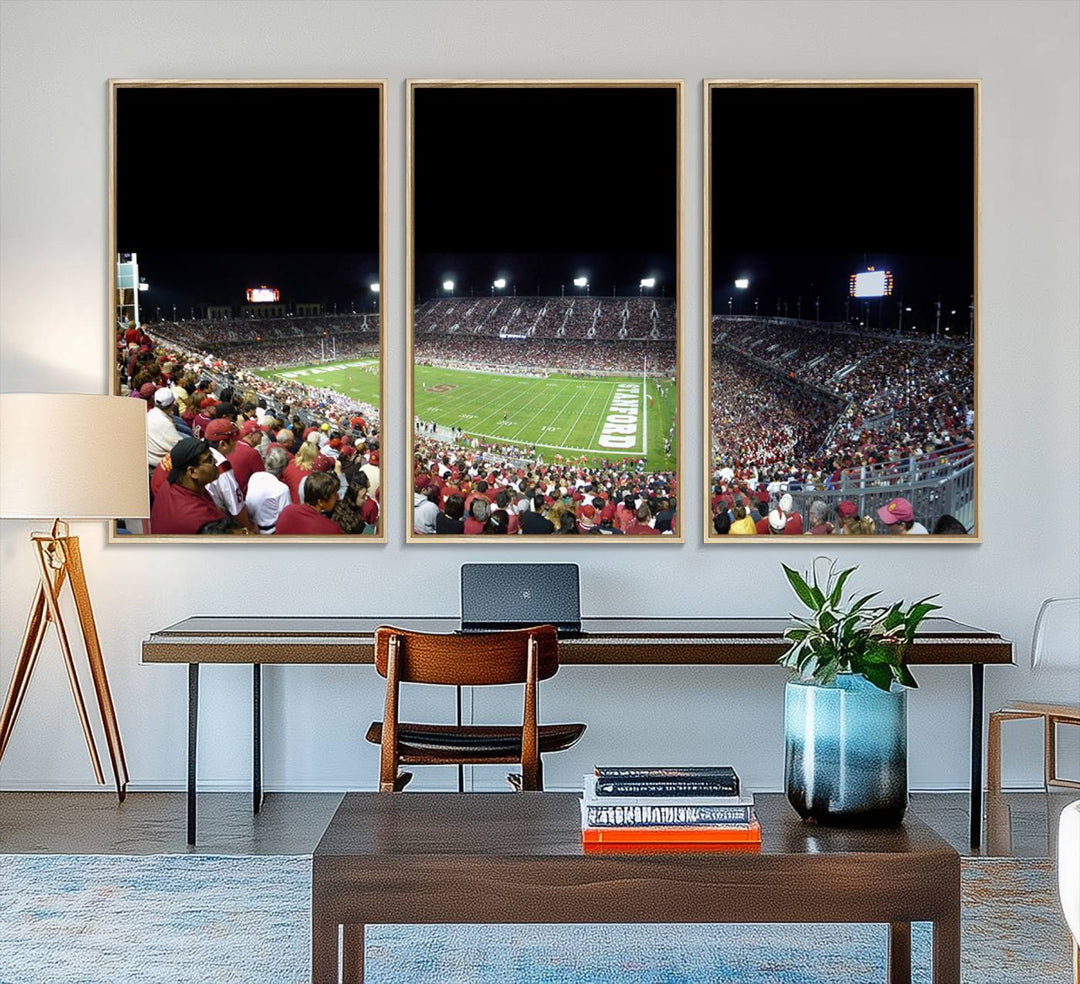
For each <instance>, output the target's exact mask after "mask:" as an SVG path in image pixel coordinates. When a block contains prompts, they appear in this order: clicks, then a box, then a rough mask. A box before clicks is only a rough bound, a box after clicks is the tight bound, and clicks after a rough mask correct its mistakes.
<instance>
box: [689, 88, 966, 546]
mask: <svg viewBox="0 0 1080 984" xmlns="http://www.w3.org/2000/svg"><path fill="white" fill-rule="evenodd" d="M980 105H981V103H980V83H979V81H977V80H952V79H950V80H872V81H868V80H807V81H798V80H774V79H761V80H708V79H707V80H705V82H704V134H705V140H704V162H705V168H704V201H705V209H704V267H705V269H704V295H703V304H704V306H703V311H704V331H703V341H704V351H703V355H704V393H705V401H704V403H705V406H704V420H703V435H704V442H705V446H704V449H703V450H704V455H703V458H704V476H705V483H704V497H703V498H704V503H703V505H704V508H703V514H704V515H703V521H704V523H703V526H704V541H705V542H706V543H732V542H751V543H761V542H769V543H785V542H788V543H790V542H791V541H790V540H789V539H787V536H786V535H779V536H777V535H772V534H771V533H770V530H772V531H778V530H780V529H781V528H783V529H784V530H786V531H787V533H789V534H790V533H795V532H797V533H803V532H809V531H810V530H811V528H813V529H814V530H815V531H816V532H817V533H819V534H826V533H828V532H830V531H829V528H830V527H831V532H832V533H833V534H840V533H841V530H843V531H844V532H845V533H864V534H865V533H869V532H871V531H873V532H876V533H881V532H885V531H897V530H903V531H905V532H915V533H918V532H930V533H935V534H936V535H932V536H910V535H907V536H905V535H891V536H880V535H849V536H847V537H846V539H845V540H844V541H842V542H844V543H853V544H857V543H897V542H905V543H907V542H910V543H920V542H921V543H981V542H982V531H981V528H980V522H979V509H978V504H979V465H980V454H979V442H978V437H979V433H980V426H981V421H980V418H979V397H980V392H979V389H980V387H979V384H978V382H979V317H980V299H979V181H980V178H979V130H980ZM875 293H876V294H877V296H873V297H871V296H870V295H871V294H875ZM860 322H861V323H860ZM785 494H787V495H788V496H789V497H790V500H791V501H790V502H788V501H787V500H784V501H783V502H781V499H782V497H783V496H784V495H785ZM740 496H741V497H742V498H743V510H746V509H747V508H748V507H749V508H750V515H749V520H750V522H749V525H748V524H747V521H746V517H743V516H742V515H741V514H738V513H737V510H738V503H737V501H736V500H737V499H738V498H739V497H740ZM759 496H760V497H761V498H762V499H764V498H765V497H768V499H767V505H766V503H765V502H761V503H760V504H758V503H757V500H758V498H759ZM898 500H899V501H898ZM819 503H820V505H819ZM755 505H756V506H757V509H756V511H754V508H753V507H754V506H755ZM782 507H787V508H786V510H785V509H784V508H782ZM811 509H813V510H814V515H813V517H812V518H811V516H810V512H811ZM909 513H910V514H912V515H909ZM736 518H738V519H739V520H741V523H740V526H739V528H740V530H742V531H743V532H746V533H750V534H753V535H746V536H740V535H738V534H736V535H731V533H730V532H727V531H725V532H723V533H721V532H719V530H721V529H723V528H724V527H725V526H733V525H734V521H735V520H736ZM950 519H953V520H956V521H958V522H957V523H956V524H955V525H954V524H950V522H949V520H950ZM845 524H846V525H845ZM938 524H940V526H939V525H938ZM950 526H951V528H952V530H955V532H937V530H938V529H939V528H944V529H948V528H949V527H950ZM961 530H965V531H966V532H961ZM760 534H765V535H760ZM829 542H830V543H836V542H837V541H836V540H835V539H833V540H830V541H829Z"/></svg>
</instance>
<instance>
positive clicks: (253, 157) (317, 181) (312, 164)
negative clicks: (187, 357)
mask: <svg viewBox="0 0 1080 984" xmlns="http://www.w3.org/2000/svg"><path fill="white" fill-rule="evenodd" d="M379 125H380V113H379V90H378V89H374V88H362V89H358V88H342V89H338V88H333V89H331V88H295V89H265V88H263V89H251V88H213V89H192V88H183V87H179V88H167V89H156V88H149V89H135V88H132V89H120V90H118V92H117V200H116V210H117V249H118V251H119V252H137V253H138V254H139V262H140V273H141V275H142V276H143V277H145V278H146V280H147V281H148V282H149V283H150V290H149V291H148V292H147V293H145V294H143V295H142V298H141V303H142V304H143V306H144V310H145V309H148V308H149V309H152V308H153V307H155V306H157V305H160V306H161V307H162V308H163V309H164V308H167V307H169V306H170V305H171V304H173V303H176V304H178V305H179V306H180V308H181V309H184V308H186V307H187V306H188V305H191V304H195V305H201V304H213V303H223V304H228V303H231V304H239V303H241V302H242V300H243V290H244V288H246V287H251V286H259V285H260V284H263V283H265V284H269V285H270V286H274V287H278V288H279V289H281V290H282V298H283V300H287V301H290V302H294V301H299V302H303V301H325V302H334V301H336V302H338V303H340V304H344V305H346V306H347V305H348V304H349V302H350V301H352V300H354V299H356V300H362V301H363V302H367V301H368V300H369V298H370V292H369V290H368V284H369V283H370V282H373V281H375V280H377V279H378V251H379V164H380V148H379ZM357 309H358V310H359V309H360V306H359V304H358V305H357ZM163 313H164V311H163ZM179 313H181V312H180V311H178V314H179Z"/></svg>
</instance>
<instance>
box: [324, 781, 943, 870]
mask: <svg viewBox="0 0 1080 984" xmlns="http://www.w3.org/2000/svg"><path fill="white" fill-rule="evenodd" d="M580 800H581V797H580V796H579V795H577V794H576V793H550V792H547V793H541V792H523V793H401V794H393V793H347V794H346V795H345V797H344V798H343V800H342V802H341V806H340V807H339V808H338V811H337V813H336V814H335V815H334V818H333V820H331V821H330V825H329V826H328V827H327V829H326V833H325V834H324V835H323V837H322V839H321V840H320V841H319V844H318V846H317V847H316V848H315V852H314V855H315V857H316V858H331V857H368V858H372V859H376V858H378V859H380V860H384V861H385V860H390V859H398V860H405V859H410V860H415V859H418V858H431V857H444V858H445V857H455V856H456V857H473V856H476V857H483V858H488V859H493V858H554V857H571V856H579V855H582V854H583V853H585V852H584V848H583V846H582V842H581V810H580V807H579V803H580ZM754 801H755V811H756V813H757V816H758V819H759V821H760V823H761V836H762V842H761V851H760V852H758V853H759V854H760V855H764V856H772V857H778V856H791V855H802V856H817V855H833V856H835V855H855V854H873V855H892V856H896V855H905V856H913V855H924V856H932V857H956V856H957V853H956V850H955V849H954V848H953V847H952V846H951V845H949V844H948V843H947V842H946V841H945V840H943V839H942V838H941V837H940V836H938V834H936V833H934V831H933V830H931V829H930V827H928V826H927V825H926V824H925V823H923V822H922V821H921V820H919V819H918V818H917V817H914V816H911V815H910V814H909V816H908V818H907V819H905V821H904V822H903V824H901V825H900V826H898V827H883V828H868V829H863V828H859V829H854V828H842V827H822V826H818V825H815V824H807V823H804V822H803V821H802V820H801V818H800V817H799V815H798V814H797V813H796V812H795V811H794V810H793V809H792V808H791V807H790V805H789V804H788V802H787V799H786V797H785V796H784V795H783V794H781V793H761V794H758V795H756V796H755V798H754ZM679 850H680V853H682V854H685V853H695V854H701V855H702V859H701V860H702V863H709V862H708V858H710V857H713V858H715V857H719V859H720V861H719V863H728V862H729V861H730V860H731V858H733V857H737V856H738V854H728V853H724V852H716V851H704V852H694V851H692V850H691V851H689V852H687V851H686V850H685V849H683V848H680V849H679ZM588 853H589V855H590V856H592V853H593V852H591V851H590V852H588ZM614 853H619V854H621V855H625V854H626V853H627V852H626V851H619V852H613V854H614ZM641 853H645V854H647V853H650V852H649V851H647V850H644V851H642V852H641ZM652 853H656V852H655V851H654V852H652ZM695 863H697V859H695Z"/></svg>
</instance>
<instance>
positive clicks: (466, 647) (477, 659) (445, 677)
mask: <svg viewBox="0 0 1080 984" xmlns="http://www.w3.org/2000/svg"><path fill="white" fill-rule="evenodd" d="M394 638H396V639H397V645H398V653H397V661H398V673H399V679H400V680H401V682H403V683H440V684H448V685H450V686H461V687H482V686H490V685H494V684H502V683H525V681H526V676H527V672H528V657H529V640H530V639H532V640H534V644H535V645H536V657H537V679H538V680H546V679H547V678H548V677H551V676H554V675H555V673H556V672H557V671H558V669H559V639H558V635H557V634H556V632H555V627H554V626H552V625H536V626H533V627H532V628H528V629H512V630H510V631H507V632H478V633H473V634H463V635H442V634H437V633H429V632H410V631H409V630H408V629H398V628H395V627H394V626H392V625H381V626H379V628H377V629H376V630H375V669H376V670H378V672H379V675H380V676H386V673H387V661H388V659H389V653H390V640H391V639H394Z"/></svg>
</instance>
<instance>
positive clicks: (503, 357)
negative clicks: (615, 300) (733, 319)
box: [414, 334, 675, 375]
mask: <svg viewBox="0 0 1080 984" xmlns="http://www.w3.org/2000/svg"><path fill="white" fill-rule="evenodd" d="M414 359H415V361H416V362H417V363H419V364H420V365H426V366H448V367H451V368H459V369H460V368H463V367H465V368H475V369H493V370H496V371H498V372H503V373H512V372H519V373H520V372H526V373H536V374H546V373H548V372H585V373H588V372H618V373H630V374H633V373H640V372H641V370H642V366H643V365H645V364H646V362H647V365H648V371H649V373H650V374H656V373H660V374H664V375H672V374H674V372H675V343H674V341H668V342H659V343H656V342H619V343H610V342H609V343H595V342H571V341H562V340H560V339H555V340H543V339H525V338H523V339H507V340H503V339H499V338H477V337H475V336H473V335H471V334H470V335H466V336H463V337H462V336H456V335H451V336H450V337H446V336H443V337H440V338H438V339H431V338H424V339H417V342H416V346H415V348H414Z"/></svg>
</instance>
